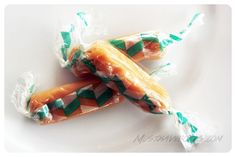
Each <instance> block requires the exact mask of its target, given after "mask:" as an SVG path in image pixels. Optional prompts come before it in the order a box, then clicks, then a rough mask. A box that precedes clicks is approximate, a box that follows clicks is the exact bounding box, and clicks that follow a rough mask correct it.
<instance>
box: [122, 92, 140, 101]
mask: <svg viewBox="0 0 236 157" xmlns="http://www.w3.org/2000/svg"><path fill="white" fill-rule="evenodd" d="M123 95H124V96H125V97H126V98H127V99H129V100H131V101H134V102H138V101H139V99H136V98H134V97H131V96H129V95H127V94H123Z"/></svg>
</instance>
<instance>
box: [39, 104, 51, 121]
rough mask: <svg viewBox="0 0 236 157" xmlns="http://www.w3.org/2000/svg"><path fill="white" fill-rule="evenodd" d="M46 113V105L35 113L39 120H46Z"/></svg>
mask: <svg viewBox="0 0 236 157" xmlns="http://www.w3.org/2000/svg"><path fill="white" fill-rule="evenodd" d="M48 113H49V109H48V106H47V105H44V106H42V108H41V109H40V110H38V111H37V112H36V114H37V115H38V117H39V120H43V119H44V118H46V117H47V115H48Z"/></svg>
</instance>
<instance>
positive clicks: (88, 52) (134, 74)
mask: <svg viewBox="0 0 236 157" xmlns="http://www.w3.org/2000/svg"><path fill="white" fill-rule="evenodd" d="M202 17H203V14H200V13H197V14H195V15H194V16H193V18H192V19H191V20H190V22H189V23H188V25H187V27H186V28H185V29H183V30H182V31H180V32H179V33H177V34H165V33H158V32H147V33H139V34H136V35H131V36H127V37H122V38H117V39H111V40H108V41H96V42H93V43H91V44H84V43H83V42H81V39H80V40H77V41H80V42H79V43H71V42H70V43H68V42H67V41H71V40H68V39H70V38H71V36H75V37H76V35H75V34H76V31H73V29H72V31H70V32H61V33H62V34H63V33H67V36H66V37H65V36H64V35H62V37H63V42H62V44H61V45H62V46H61V49H60V50H61V51H58V52H59V53H58V54H59V60H60V63H61V65H62V66H63V67H66V68H68V69H70V70H71V71H72V72H73V73H74V74H75V75H76V76H79V77H80V76H84V74H85V75H86V74H88V73H91V74H93V75H95V76H97V77H99V78H100V79H101V80H102V82H103V83H105V84H106V85H107V86H108V87H109V88H111V89H113V90H114V91H116V92H119V93H120V94H121V95H123V96H124V97H125V98H127V99H128V100H130V101H131V102H133V103H134V104H136V105H137V106H139V107H140V108H142V109H143V110H144V111H146V112H150V113H154V114H167V115H172V116H173V117H174V118H175V121H176V124H177V125H176V126H177V127H178V129H179V131H180V134H181V142H182V144H183V145H184V147H185V148H186V149H189V148H191V147H192V146H193V145H194V144H196V143H198V141H199V140H198V139H199V135H200V134H201V130H200V129H199V128H198V127H197V126H196V125H195V124H194V122H192V121H191V118H189V116H188V115H186V114H184V113H182V112H179V111H176V110H175V109H173V108H172V107H171V105H170V104H171V102H170V98H169V96H168V93H167V91H166V90H165V89H164V88H163V87H162V86H161V85H160V84H159V83H157V81H156V80H154V79H153V78H152V77H151V76H150V75H149V74H148V73H147V72H145V71H144V70H143V69H142V68H140V67H139V66H138V65H137V64H136V61H140V60H142V59H159V58H161V57H163V55H164V49H165V48H166V47H167V46H169V45H171V44H172V43H174V42H178V41H181V40H182V39H183V37H184V36H185V35H186V34H187V32H189V31H190V29H191V28H192V26H193V24H196V23H200V22H201V18H202ZM197 21H198V22H197ZM78 36H79V35H78ZM75 41H76V40H75ZM65 47H66V48H65ZM61 55H62V56H64V57H63V59H62V57H60V56H61Z"/></svg>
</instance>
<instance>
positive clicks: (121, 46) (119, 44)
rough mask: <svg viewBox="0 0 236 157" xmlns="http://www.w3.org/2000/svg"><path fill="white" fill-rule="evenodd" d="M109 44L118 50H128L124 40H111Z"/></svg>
mask: <svg viewBox="0 0 236 157" xmlns="http://www.w3.org/2000/svg"><path fill="white" fill-rule="evenodd" d="M109 42H110V44H112V45H113V46H114V47H116V48H119V49H121V50H123V51H125V50H126V48H125V42H124V40H110V41H109Z"/></svg>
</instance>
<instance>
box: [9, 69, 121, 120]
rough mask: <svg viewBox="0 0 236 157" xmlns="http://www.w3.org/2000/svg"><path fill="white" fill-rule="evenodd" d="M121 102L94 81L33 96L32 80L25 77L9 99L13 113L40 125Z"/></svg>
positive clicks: (30, 77) (117, 94) (64, 86)
mask: <svg viewBox="0 0 236 157" xmlns="http://www.w3.org/2000/svg"><path fill="white" fill-rule="evenodd" d="M122 100H123V97H122V96H121V95H120V94H119V93H118V92H115V91H113V90H111V89H110V88H108V87H107V86H105V85H104V84H102V83H101V82H100V80H98V79H96V78H86V80H81V81H78V82H75V83H70V84H66V85H63V86H59V87H55V88H52V89H49V90H46V91H43V92H36V81H35V76H34V75H33V74H32V73H31V72H27V73H24V74H23V75H22V76H21V77H20V78H19V80H18V83H17V85H16V88H15V90H14V93H13V96H12V102H13V103H14V104H15V106H16V109H17V110H18V111H19V112H20V113H22V114H24V115H25V116H27V117H29V118H32V119H34V120H35V121H37V122H38V123H40V124H48V123H55V122H59V121H62V120H67V119H70V118H73V117H77V116H80V115H83V114H87V113H89V112H92V111H96V110H98V109H102V108H104V107H107V106H112V105H114V104H117V103H119V102H120V101H122Z"/></svg>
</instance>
